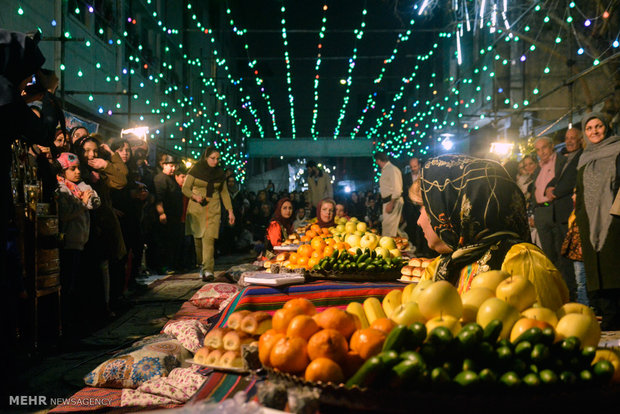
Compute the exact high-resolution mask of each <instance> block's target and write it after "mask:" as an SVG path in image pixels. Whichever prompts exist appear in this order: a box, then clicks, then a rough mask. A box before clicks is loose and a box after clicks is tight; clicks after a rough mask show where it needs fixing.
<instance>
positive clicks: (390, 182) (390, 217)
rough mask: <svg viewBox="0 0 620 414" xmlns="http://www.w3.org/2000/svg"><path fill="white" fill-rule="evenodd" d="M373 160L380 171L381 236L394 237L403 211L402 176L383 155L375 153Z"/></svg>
mask: <svg viewBox="0 0 620 414" xmlns="http://www.w3.org/2000/svg"><path fill="white" fill-rule="evenodd" d="M374 159H375V162H376V163H377V165H378V166H379V168H380V169H381V178H379V191H380V193H381V201H382V203H383V218H382V220H381V235H383V236H389V237H396V235H397V233H398V224H399V222H400V215H401V213H402V209H403V198H402V194H403V176H402V174H401V173H400V170H399V169H398V167H396V166H395V165H394V164H392V163H391V162H390V161H389V160H388V157H387V155H385V153H383V152H377V153H375V155H374Z"/></svg>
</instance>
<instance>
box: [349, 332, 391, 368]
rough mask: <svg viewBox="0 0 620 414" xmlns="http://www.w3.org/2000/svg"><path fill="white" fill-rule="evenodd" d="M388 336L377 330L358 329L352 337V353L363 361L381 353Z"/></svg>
mask: <svg viewBox="0 0 620 414" xmlns="http://www.w3.org/2000/svg"><path fill="white" fill-rule="evenodd" d="M386 336H387V335H386V334H385V333H384V332H382V331H380V330H378V329H375V328H365V329H358V330H357V331H355V332H354V333H353V336H351V351H355V352H357V353H358V354H360V356H361V357H362V358H363V359H365V360H366V359H368V358H370V357H371V356H374V355H377V354H378V353H379V352H381V348H382V347H383V342H384V341H385V338H386Z"/></svg>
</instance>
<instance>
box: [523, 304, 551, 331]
mask: <svg viewBox="0 0 620 414" xmlns="http://www.w3.org/2000/svg"><path fill="white" fill-rule="evenodd" d="M521 316H524V317H526V318H530V319H537V320H539V321H543V322H547V323H548V324H549V325H551V326H553V327H554V328H555V327H556V325H557V324H558V316H557V315H556V314H555V312H554V311H552V310H551V309H549V308H543V307H532V308H527V309H526V310H524V311H522V312H521Z"/></svg>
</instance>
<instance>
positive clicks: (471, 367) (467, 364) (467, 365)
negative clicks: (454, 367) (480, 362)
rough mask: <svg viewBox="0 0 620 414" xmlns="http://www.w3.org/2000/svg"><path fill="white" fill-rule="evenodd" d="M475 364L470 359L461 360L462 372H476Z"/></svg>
mask: <svg viewBox="0 0 620 414" xmlns="http://www.w3.org/2000/svg"><path fill="white" fill-rule="evenodd" d="M477 368H478V367H477V364H476V362H475V361H474V360H473V359H471V358H465V359H464V360H463V365H462V369H463V371H477V370H478V369H477Z"/></svg>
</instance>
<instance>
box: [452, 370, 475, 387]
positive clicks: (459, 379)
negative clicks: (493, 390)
mask: <svg viewBox="0 0 620 414" xmlns="http://www.w3.org/2000/svg"><path fill="white" fill-rule="evenodd" d="M454 382H456V383H457V384H459V385H460V386H462V387H471V386H474V385H476V384H478V383H479V382H480V377H478V374H477V373H475V372H474V371H461V372H459V373H458V374H457V375H456V377H454Z"/></svg>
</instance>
